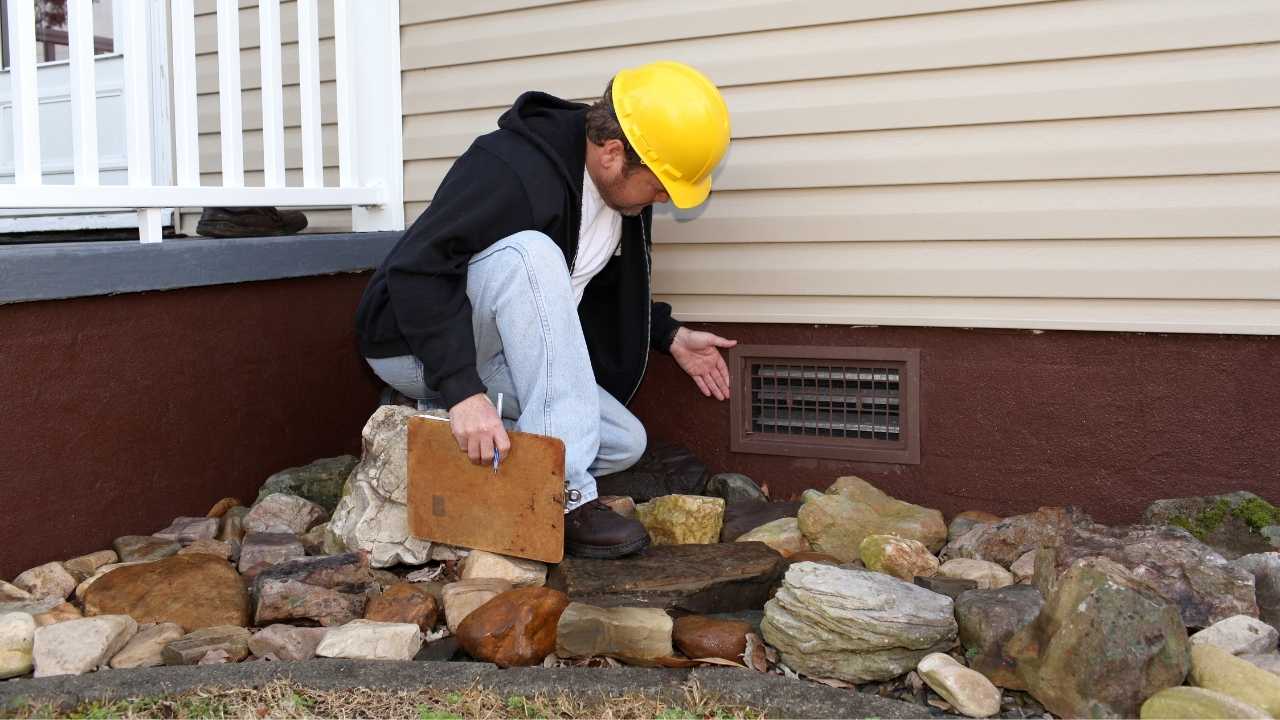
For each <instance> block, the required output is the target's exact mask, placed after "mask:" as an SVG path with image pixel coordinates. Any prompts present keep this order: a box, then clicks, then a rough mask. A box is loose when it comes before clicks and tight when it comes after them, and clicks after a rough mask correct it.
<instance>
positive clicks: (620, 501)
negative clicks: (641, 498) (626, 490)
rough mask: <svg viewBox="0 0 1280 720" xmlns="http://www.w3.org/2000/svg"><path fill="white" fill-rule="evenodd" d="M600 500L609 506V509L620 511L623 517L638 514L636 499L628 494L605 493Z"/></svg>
mask: <svg viewBox="0 0 1280 720" xmlns="http://www.w3.org/2000/svg"><path fill="white" fill-rule="evenodd" d="M600 502H602V503H604V504H605V505H608V506H609V509H610V510H612V511H614V512H616V513H618V514H619V515H621V516H622V517H629V518H630V517H635V516H636V501H635V500H633V499H631V498H629V497H627V496H626V495H603V496H601V497H600Z"/></svg>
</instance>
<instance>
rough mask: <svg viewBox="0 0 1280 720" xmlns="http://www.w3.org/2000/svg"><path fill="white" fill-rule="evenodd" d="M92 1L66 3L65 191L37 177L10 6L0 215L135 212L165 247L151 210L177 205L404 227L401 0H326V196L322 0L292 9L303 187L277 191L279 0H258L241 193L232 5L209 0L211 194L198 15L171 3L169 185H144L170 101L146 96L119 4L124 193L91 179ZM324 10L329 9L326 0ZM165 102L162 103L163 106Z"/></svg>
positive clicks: (142, 38)
mask: <svg viewBox="0 0 1280 720" xmlns="http://www.w3.org/2000/svg"><path fill="white" fill-rule="evenodd" d="M91 1H92V0H68V3H67V21H68V35H69V43H70V70H71V78H72V79H71V110H72V135H73V137H72V142H73V147H74V169H75V181H74V183H73V184H71V185H47V184H43V183H42V180H41V155H40V125H39V118H38V115H37V111H38V107H39V96H38V94H37V87H36V81H37V80H36V50H35V18H34V12H33V3H32V2H31V1H30V0H12V1H11V2H9V3H8V11H9V14H8V20H9V38H10V59H11V60H10V61H11V73H12V86H13V93H14V107H13V143H14V160H15V182H14V184H12V185H9V184H4V185H0V208H6V209H19V210H21V209H32V210H49V209H66V210H78V209H88V208H125V209H136V210H137V211H138V234H139V238H140V240H141V241H142V242H144V243H145V242H159V241H160V239H161V226H160V222H161V209H163V208H177V207H226V206H294V207H319V206H325V207H334V206H338V207H341V206H349V207H351V209H352V229H353V230H356V231H362V230H400V229H403V227H404V204H403V194H404V191H403V182H404V180H403V149H402V146H401V112H400V27H399V26H400V17H399V2H398V0H332V2H333V4H334V48H335V64H336V74H337V77H336V80H337V116H338V128H337V129H338V168H339V181H338V185H337V187H325V186H324V147H323V142H322V139H321V132H320V71H319V68H320V42H319V23H318V16H319V15H318V7H317V2H318V1H319V0H297V11H298V38H297V40H298V77H299V95H300V99H301V131H302V132H301V135H302V178H303V179H302V186H301V187H296V186H295V187H289V186H286V183H285V153H284V117H283V107H284V103H283V86H282V81H281V77H282V68H281V57H282V55H281V50H280V44H281V43H280V0H260V2H259V8H258V13H259V16H258V25H259V46H260V50H261V70H262V137H263V143H262V145H263V170H264V173H263V175H264V179H263V186H262V187H245V184H244V166H243V165H244V163H243V132H242V128H241V106H240V39H239V15H238V13H239V8H238V3H237V1H236V0H218V3H217V20H218V23H217V32H218V56H217V57H218V83H219V84H218V98H219V115H220V120H221V123H220V125H221V127H220V129H221V141H222V152H221V174H222V179H221V182H222V184H221V185H220V186H205V185H201V184H200V155H199V142H198V141H199V132H198V128H197V122H196V56H195V29H194V28H195V18H194V8H193V5H192V0H172V1H171V3H170V7H169V15H170V18H171V22H170V25H171V30H172V34H171V42H172V48H173V52H172V57H173V65H172V69H173V109H174V113H173V115H174V122H173V136H174V137H173V153H172V156H173V158H174V164H175V165H176V173H175V178H176V182H175V184H174V185H157V184H156V183H155V182H154V181H153V173H152V162H153V152H154V150H155V148H153V146H152V143H153V138H152V133H151V131H150V122H149V120H150V117H151V115H152V113H155V112H161V111H164V110H165V109H166V108H167V103H168V102H169V98H167V97H161V98H156V97H152V92H151V88H152V85H151V79H150V76H149V68H150V66H151V62H152V58H151V57H150V53H151V47H152V43H150V42H148V36H147V33H148V23H147V3H145V2H142V1H141V0H127V2H125V22H124V27H123V28H122V30H123V39H124V48H125V52H124V55H125V68H126V69H125V102H126V113H125V115H126V124H127V129H126V132H127V134H128V135H127V148H128V166H129V173H128V175H129V179H128V184H127V185H100V184H99V182H98V148H97V130H98V129H97V123H96V115H95V94H94V93H95V89H94V48H93V34H94V33H93V13H92V8H91ZM325 1H329V0H325ZM161 103H164V105H161Z"/></svg>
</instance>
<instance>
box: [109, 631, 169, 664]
mask: <svg viewBox="0 0 1280 720" xmlns="http://www.w3.org/2000/svg"><path fill="white" fill-rule="evenodd" d="M186 634H187V633H186V631H185V630H183V629H182V626H181V625H179V624H177V623H171V622H165V623H147V624H146V625H141V626H139V627H138V634H137V635H134V636H133V638H132V639H131V640H129V642H128V643H127V644H126V645H125V646H124V647H123V648H121V650H120V652H118V653H116V654H115V655H114V656H112V658H111V662H110V663H109V664H110V665H111V667H113V668H140V667H157V666H160V665H163V664H164V658H163V657H161V652H162V651H163V650H164V646H165V645H168V644H169V643H171V642H173V641H174V640H177V639H179V638H181V637H182V636H183V635H186Z"/></svg>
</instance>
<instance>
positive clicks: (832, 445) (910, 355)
mask: <svg viewBox="0 0 1280 720" xmlns="http://www.w3.org/2000/svg"><path fill="white" fill-rule="evenodd" d="M919 356H920V353H919V351H918V350H911V349H900V348H829V347H799V346H754V347H752V346H739V347H736V348H734V349H733V350H732V351H731V352H730V360H731V362H732V364H733V368H732V370H733V371H734V373H735V376H734V380H735V385H736V388H735V392H734V394H733V399H732V402H731V405H732V415H733V422H734V432H733V436H732V439H731V443H730V445H731V449H732V450H733V451H734V452H748V453H764V454H771V455H797V456H806V457H821V458H834V459H840V460H861V461H866V462H889V463H911V464H914V463H919V462H920V432H919V427H920V420H919V412H918V408H919V402H918V387H919Z"/></svg>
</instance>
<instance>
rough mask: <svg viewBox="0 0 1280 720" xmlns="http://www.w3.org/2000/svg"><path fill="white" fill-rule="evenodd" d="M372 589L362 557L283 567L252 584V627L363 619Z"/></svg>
mask: <svg viewBox="0 0 1280 720" xmlns="http://www.w3.org/2000/svg"><path fill="white" fill-rule="evenodd" d="M373 587H374V579H373V576H372V575H371V574H370V572H369V557H368V555H367V554H366V553H346V554H344V555H328V556H323V557H316V558H303V559H298V560H291V561H289V562H286V563H281V564H279V565H275V566H272V567H269V568H267V569H266V570H263V571H262V572H261V573H259V574H258V576H257V577H256V578H255V579H254V582H253V595H254V597H255V598H257V607H256V609H255V612H254V620H255V624H256V625H259V626H261V625H265V624H266V623H268V622H275V621H279V620H298V619H311V620H315V621H316V622H319V623H320V624H321V625H324V626H332V625H342V624H344V623H347V622H350V621H351V620H354V619H356V618H360V617H362V616H363V615H364V610H365V604H366V602H367V598H368V594H369V592H370V591H371V590H372V589H373Z"/></svg>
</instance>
